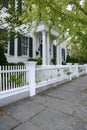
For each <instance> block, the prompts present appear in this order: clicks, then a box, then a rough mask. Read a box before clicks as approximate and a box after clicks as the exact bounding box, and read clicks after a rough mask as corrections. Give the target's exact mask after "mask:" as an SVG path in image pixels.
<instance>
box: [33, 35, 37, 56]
mask: <svg viewBox="0 0 87 130" xmlns="http://www.w3.org/2000/svg"><path fill="white" fill-rule="evenodd" d="M33 58H36V35H33Z"/></svg>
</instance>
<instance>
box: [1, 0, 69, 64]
mask: <svg viewBox="0 0 87 130" xmlns="http://www.w3.org/2000/svg"><path fill="white" fill-rule="evenodd" d="M2 2H3V6H5V7H7V4H5V3H4V2H5V1H3V0H2ZM50 38H51V40H50ZM57 43H58V32H57V31H56V30H55V28H53V29H52V30H51V37H49V34H48V28H47V27H46V26H45V25H44V23H40V24H39V26H38V28H37V31H36V34H34V33H33V31H32V30H31V32H30V33H25V34H20V35H19V36H18V38H16V39H15V38H14V37H13V36H11V37H10V41H9V42H7V43H6V46H5V55H6V57H7V60H8V62H25V61H27V60H28V59H29V58H38V57H41V58H42V64H43V65H50V64H52V63H51V59H53V58H55V59H56V64H61V63H62V61H65V60H66V56H67V48H66V41H64V42H63V43H62V44H60V45H59V46H56V45H57Z"/></svg>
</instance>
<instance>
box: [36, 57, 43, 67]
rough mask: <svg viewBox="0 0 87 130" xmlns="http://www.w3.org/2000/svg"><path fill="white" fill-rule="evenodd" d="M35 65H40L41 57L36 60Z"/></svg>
mask: <svg viewBox="0 0 87 130" xmlns="http://www.w3.org/2000/svg"><path fill="white" fill-rule="evenodd" d="M37 65H42V58H41V57H39V58H37Z"/></svg>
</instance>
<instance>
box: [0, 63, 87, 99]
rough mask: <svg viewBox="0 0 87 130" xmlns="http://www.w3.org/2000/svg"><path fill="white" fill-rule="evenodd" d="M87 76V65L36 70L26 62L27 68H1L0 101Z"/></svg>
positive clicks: (56, 66)
mask: <svg viewBox="0 0 87 130" xmlns="http://www.w3.org/2000/svg"><path fill="white" fill-rule="evenodd" d="M84 74H87V65H47V66H39V67H36V68H35V64H34V65H33V64H32V63H28V62H26V64H25V66H0V99H1V98H3V97H6V94H7V93H8V94H7V96H9V95H11V96H12V95H15V94H18V93H21V92H25V91H26V92H28V91H29V93H30V94H29V95H30V96H34V95H35V94H36V89H37V88H40V87H44V86H46V85H48V84H51V83H55V82H60V81H64V80H68V81H69V80H72V79H73V78H75V77H79V76H81V75H84Z"/></svg>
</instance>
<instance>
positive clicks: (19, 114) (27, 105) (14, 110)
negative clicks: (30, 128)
mask: <svg viewBox="0 0 87 130" xmlns="http://www.w3.org/2000/svg"><path fill="white" fill-rule="evenodd" d="M44 109H45V107H44V106H42V105H41V104H37V103H35V102H33V101H30V100H27V101H26V100H22V101H21V103H19V102H17V103H15V104H12V105H10V106H7V107H5V110H6V111H8V112H9V113H10V114H11V115H12V116H13V117H14V118H16V119H17V120H18V121H20V122H24V121H26V120H29V119H30V118H31V117H33V116H34V115H36V114H37V113H39V112H40V111H42V110H44Z"/></svg>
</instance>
